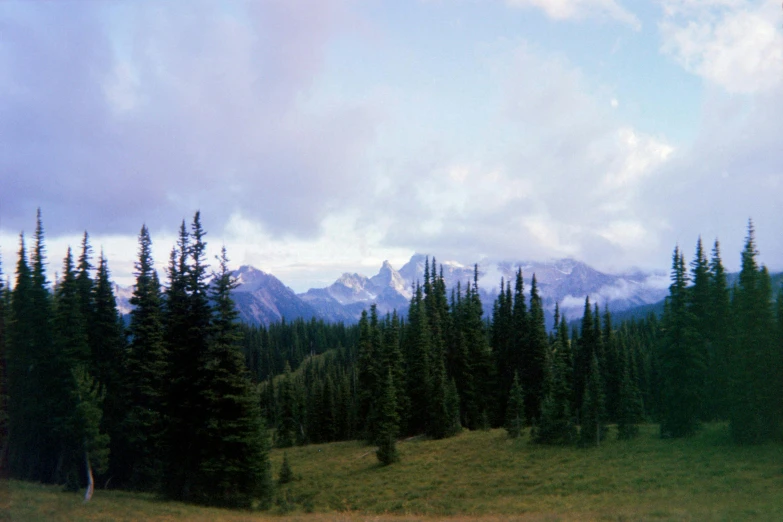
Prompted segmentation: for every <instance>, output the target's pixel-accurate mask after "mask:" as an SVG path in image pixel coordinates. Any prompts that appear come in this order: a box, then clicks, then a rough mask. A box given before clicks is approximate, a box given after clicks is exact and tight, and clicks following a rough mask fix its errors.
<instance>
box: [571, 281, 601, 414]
mask: <svg viewBox="0 0 783 522" xmlns="http://www.w3.org/2000/svg"><path fill="white" fill-rule="evenodd" d="M574 340H575V341H576V353H575V354H574V402H573V405H574V407H575V408H577V409H579V410H580V411H581V408H582V403H583V402H584V393H585V386H586V384H587V376H588V375H589V374H590V362H591V360H592V358H593V355H595V356H596V357H598V348H597V344H598V339H596V332H595V330H594V328H593V308H592V306H591V305H590V296H587V297H585V308H584V314H583V315H582V328H581V334H580V335H579V337H578V338H577V337H576V336H574Z"/></svg>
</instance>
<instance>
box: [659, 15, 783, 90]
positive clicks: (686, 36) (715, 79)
mask: <svg viewBox="0 0 783 522" xmlns="http://www.w3.org/2000/svg"><path fill="white" fill-rule="evenodd" d="M663 7H664V19H663V21H662V22H661V24H660V30H661V35H662V38H663V43H662V46H661V50H662V51H663V52H664V53H666V54H668V55H670V56H671V57H672V58H674V59H675V60H676V61H677V63H679V64H680V65H681V66H682V67H683V68H685V69H686V70H687V71H689V72H691V73H693V74H696V75H698V76H701V77H702V78H704V79H705V80H707V81H709V82H711V83H713V84H715V85H718V86H720V87H722V88H723V89H725V90H726V91H728V92H730V93H742V94H749V93H754V92H761V91H770V90H773V89H776V88H777V89H779V88H780V86H781V84H782V83H783V31H781V21H783V17H781V10H780V2H778V1H777V0H764V1H745V0H712V1H710V0H707V1H698V2H696V1H694V0H666V1H665V2H664V4H663Z"/></svg>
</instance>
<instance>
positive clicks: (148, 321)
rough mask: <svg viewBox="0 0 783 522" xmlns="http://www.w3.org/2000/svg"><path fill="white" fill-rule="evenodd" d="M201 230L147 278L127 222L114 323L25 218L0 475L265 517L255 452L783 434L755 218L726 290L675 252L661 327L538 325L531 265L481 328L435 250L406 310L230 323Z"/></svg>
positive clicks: (100, 273) (80, 266) (505, 287)
mask: <svg viewBox="0 0 783 522" xmlns="http://www.w3.org/2000/svg"><path fill="white" fill-rule="evenodd" d="M206 236H207V234H206V231H205V229H204V228H203V226H202V223H201V216H200V213H198V212H196V214H195V215H194V217H193V219H192V221H191V222H190V223H189V224H188V223H186V222H185V221H183V222H182V223H181V226H180V228H179V234H178V239H177V241H176V244H175V245H173V246H172V249H171V254H170V258H169V261H168V266H167V269H166V271H165V274H163V280H161V278H160V277H159V274H158V273H157V271H156V270H155V269H154V261H153V259H152V250H151V245H152V238H151V237H150V233H149V230H148V229H147V227H146V226H142V227H141V230H140V232H139V235H138V258H137V260H136V263H135V265H134V268H135V272H134V274H135V277H136V281H135V285H134V291H133V297H132V300H131V304H132V305H133V310H132V312H131V313H130V316H129V317H128V318H125V319H123V318H122V317H121V316H120V314H119V312H118V310H117V303H116V300H115V295H114V293H113V284H112V282H111V277H110V271H109V265H108V260H107V259H106V258H105V257H104V255H103V254H102V253H101V254H99V255H97V256H96V255H95V253H94V252H93V248H92V246H91V244H90V238H89V235H88V234H87V233H86V232H85V234H84V237H83V240H82V242H81V245H80V246H79V248H78V249H77V250H76V251H75V252H74V251H71V249H70V248H69V249H68V251H67V252H66V253H65V257H64V259H63V260H62V267H61V269H60V270H59V277H58V279H57V281H54V282H51V281H49V280H48V279H47V266H48V260H47V252H46V246H45V234H44V227H43V221H42V216H41V212H40V210H39V212H38V216H37V222H36V228H35V232H34V235H33V237H32V240H31V244H30V245H29V246H28V244H27V243H28V239H27V238H26V237H25V236H24V235H20V238H19V250H18V261H17V263H16V266H15V269H14V274H13V277H10V276H9V277H8V278H6V277H5V276H2V275H0V355H1V357H0V365H1V366H0V371H1V372H2V373H1V374H0V377H1V378H2V381H1V384H2V388H1V391H2V394H1V395H0V406H1V407H2V409H1V410H0V468H1V469H2V470H3V473H4V476H5V477H11V478H15V479H19V480H24V481H32V482H42V483H49V484H62V485H63V486H64V487H65V488H66V489H68V490H73V491H77V490H82V489H85V488H86V491H87V492H86V493H85V499H87V500H88V499H89V497H90V496H91V495H92V494H93V490H94V489H95V488H117V489H125V490H134V491H146V492H153V493H156V494H158V495H160V496H161V497H162V498H166V499H172V500H181V501H185V502H191V503H195V504H203V505H216V506H226V507H237V508H245V509H264V508H266V507H269V505H270V503H271V501H272V498H273V491H274V488H275V487H276V486H275V484H274V481H273V479H272V470H271V467H270V460H269V452H270V449H271V447H272V446H275V447H279V448H287V447H292V446H295V445H306V444H311V443H324V442H332V441H341V440H362V441H365V442H366V443H367V445H368V447H369V448H370V449H371V451H374V452H375V454H376V455H377V459H378V461H379V465H394V463H395V462H397V461H398V460H399V459H400V458H404V456H402V457H401V455H400V453H399V452H398V450H397V447H396V446H397V442H398V441H399V440H401V439H403V438H412V437H427V438H430V439H443V438H448V437H452V436H454V435H456V434H458V433H460V432H461V431H462V430H485V429H493V428H504V429H505V430H506V431H507V433H508V436H509V437H511V438H519V437H523V436H526V434H528V433H529V437H530V443H532V444H544V445H554V446H578V447H583V448H585V451H589V450H588V448H590V447H595V446H599V445H601V444H602V442H603V441H605V440H606V437H608V436H613V437H617V438H620V439H631V438H634V437H636V436H637V435H638V433H639V425H640V424H642V423H655V424H657V425H658V426H659V427H660V428H659V434H660V437H661V438H663V439H675V438H681V437H689V436H692V435H694V434H696V433H697V432H699V430H700V429H701V427H702V426H703V425H704V424H705V423H708V422H713V421H722V422H725V423H726V425H727V426H728V430H729V431H730V435H731V439H732V440H733V442H734V443H736V444H738V445H753V444H761V443H765V442H770V441H772V442H777V443H780V442H783V379H781V377H780V376H781V374H783V288H780V287H776V285H774V284H773V279H772V277H771V276H770V273H769V271H768V270H767V268H766V267H764V266H760V265H759V262H758V255H759V253H758V250H757V245H756V240H755V235H754V228H753V224H752V222H749V224H748V228H747V236H746V238H745V243H744V248H743V250H742V252H741V254H740V255H741V270H740V272H739V275H738V277H737V278H736V279H734V278H730V277H729V274H727V272H726V270H725V269H724V265H723V260H722V257H721V256H722V253H721V250H720V244H719V242H718V241H717V240H716V241H715V242H714V244H713V246H712V248H711V250H710V251H709V253H708V252H707V251H706V248H705V246H704V245H703V244H702V240H701V238H699V239H698V240H697V243H696V249H695V255H694V258H693V259H692V260H690V261H689V262H688V261H686V259H685V257H684V254H683V253H682V251H681V249H680V248H679V247H675V249H674V252H673V254H672V259H671V285H670V287H669V296H668V297H667V298H666V301H665V305H664V311H663V314H662V315H661V316H658V315H656V314H653V313H651V314H650V315H648V316H647V317H645V318H643V319H629V320H626V321H622V322H617V321H613V318H612V314H611V313H610V311H609V310H608V309H607V308H606V307H604V308H603V309H602V308H601V304H600V303H593V302H591V301H590V297H589V296H588V297H586V299H585V303H584V314H583V316H582V318H581V319H580V320H578V321H576V322H574V323H569V321H568V318H566V317H565V316H563V315H562V314H560V312H559V310H558V309H557V308H556V309H555V311H554V314H555V318H556V320H555V328H554V329H552V330H551V331H547V329H546V327H545V322H544V309H543V305H542V299H541V297H540V295H539V288H538V285H537V283H536V278H535V275H533V277H532V283H531V284H530V287H529V288H526V285H525V283H524V279H523V274H522V271H521V269H519V270H518V271H517V273H516V276H515V278H514V280H513V281H504V280H501V281H499V293H498V297H497V299H496V301H495V302H494V304H493V308H492V314H491V316H490V317H486V316H484V314H483V308H482V302H481V298H480V294H479V287H478V266H476V267H475V269H474V277H473V278H472V280H468V281H464V282H462V283H460V284H458V285H457V286H456V288H447V287H446V284H445V281H444V277H443V271H442V268H441V267H440V266H439V265H438V264H437V262H436V260H435V259H434V258H433V259H431V260H430V259H428V260H427V262H426V268H425V272H424V276H423V280H422V281H420V282H419V283H418V284H416V286H415V288H413V292H412V298H411V301H410V307H409V309H408V311H407V314H405V315H404V316H402V315H399V314H397V313H396V312H395V313H391V314H387V315H380V314H379V313H378V312H377V310H376V308H375V306H371V307H370V308H369V309H368V310H366V311H365V312H363V313H362V316H361V320H360V321H359V323H358V324H356V325H345V324H327V323H324V322H323V321H318V320H315V319H313V320H310V321H304V320H295V321H290V322H285V321H284V322H281V323H278V324H272V325H269V326H254V325H247V324H241V323H240V322H239V321H238V314H237V312H236V309H235V306H234V303H233V301H232V298H231V291H232V289H234V288H235V287H236V284H237V283H236V281H235V280H234V279H233V278H232V273H231V270H230V269H229V258H228V253H227V252H226V250H225V248H224V249H223V250H222V253H221V255H220V256H218V258H217V259H216V260H214V261H213V262H212V264H210V262H209V260H208V259H206V244H207V243H206ZM707 248H709V247H707ZM6 271H8V269H7V268H6ZM730 280H732V281H736V282H733V283H732V284H729V281H730ZM609 425H613V426H615V427H616V429H613V430H609V429H608V427H609ZM528 428H529V429H528ZM487 451H491V448H488V449H487ZM578 451H581V450H578ZM286 466H288V463H287V461H286ZM291 475H292V474H291V470H290V469H288V470H287V471H286V473H285V476H286V482H288V481H290V480H291V479H292V476H291ZM279 482H280V483H283V477H282V476H281V479H280V481H279Z"/></svg>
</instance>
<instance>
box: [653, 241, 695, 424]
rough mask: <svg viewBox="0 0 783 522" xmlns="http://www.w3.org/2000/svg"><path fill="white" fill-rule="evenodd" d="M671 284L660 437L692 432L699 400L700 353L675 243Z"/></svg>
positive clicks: (681, 259) (684, 273)
mask: <svg viewBox="0 0 783 522" xmlns="http://www.w3.org/2000/svg"><path fill="white" fill-rule="evenodd" d="M671 279H672V284H671V285H670V286H669V297H668V298H667V307H666V310H665V312H664V317H663V326H664V329H665V332H666V333H665V337H664V339H663V343H662V345H661V349H660V353H659V359H660V364H661V371H662V383H661V384H662V390H661V393H662V397H661V398H662V404H661V406H662V412H661V413H662V417H661V436H662V437H684V436H688V435H693V434H694V433H695V432H696V430H697V429H698V427H699V418H700V415H701V408H702V406H701V404H702V400H703V393H704V388H703V382H704V377H703V375H704V354H703V350H702V340H701V336H700V335H699V333H698V330H697V329H696V327H695V323H696V321H695V318H694V315H693V313H692V311H691V307H690V302H689V289H688V274H687V271H686V268H685V259H684V257H683V255H682V253H681V252H680V249H679V247H676V248H675V249H674V254H673V255H672V274H671Z"/></svg>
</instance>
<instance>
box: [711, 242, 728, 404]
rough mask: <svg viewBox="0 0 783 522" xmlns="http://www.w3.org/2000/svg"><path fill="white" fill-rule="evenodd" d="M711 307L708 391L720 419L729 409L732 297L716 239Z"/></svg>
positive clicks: (712, 258) (713, 254) (713, 256)
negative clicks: (728, 362)
mask: <svg viewBox="0 0 783 522" xmlns="http://www.w3.org/2000/svg"><path fill="white" fill-rule="evenodd" d="M707 310H708V326H707V329H708V331H709V332H710V334H709V336H708V344H707V353H706V361H705V363H706V382H705V395H706V397H707V401H708V410H709V411H710V412H712V416H713V417H715V418H718V419H726V418H727V417H728V413H729V391H730V390H729V366H728V364H727V361H728V359H729V357H730V353H731V350H730V345H729V343H730V336H731V326H732V317H731V300H730V296H729V287H728V283H727V280H726V270H725V269H724V268H723V261H722V260H721V256H720V244H719V242H718V240H717V239H716V240H715V245H714V246H713V249H712V255H711V259H710V297H709V306H708V308H707Z"/></svg>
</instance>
